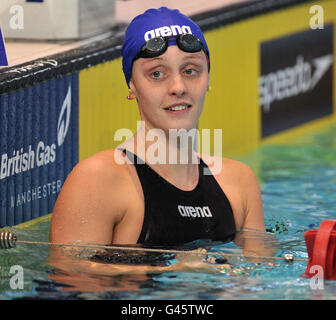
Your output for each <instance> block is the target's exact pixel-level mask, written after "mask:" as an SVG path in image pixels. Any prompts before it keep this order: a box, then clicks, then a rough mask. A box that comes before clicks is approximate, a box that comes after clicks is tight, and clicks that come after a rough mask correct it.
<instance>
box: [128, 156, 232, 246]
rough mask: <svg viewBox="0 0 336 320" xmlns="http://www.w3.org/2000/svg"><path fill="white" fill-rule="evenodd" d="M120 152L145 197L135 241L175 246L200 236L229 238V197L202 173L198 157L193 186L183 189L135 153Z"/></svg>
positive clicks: (230, 217) (230, 231) (230, 236)
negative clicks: (170, 181)
mask: <svg viewBox="0 0 336 320" xmlns="http://www.w3.org/2000/svg"><path fill="white" fill-rule="evenodd" d="M122 151H123V152H124V153H125V154H126V155H127V157H128V158H129V159H130V161H132V163H133V164H134V165H135V168H136V171H137V174H138V177H139V179H140V182H141V185H142V189H143V193H144V197H145V215H144V222H143V226H142V230H141V233H140V237H139V239H138V242H137V243H139V244H143V245H149V246H176V245H181V244H184V243H188V242H191V241H194V240H201V239H208V240H213V241H224V242H228V241H231V240H233V238H234V236H235V232H236V227H235V222H234V218H233V213H232V208H231V206H230V203H229V200H228V199H227V197H226V195H225V193H224V192H223V190H222V189H221V187H220V186H219V185H218V183H217V181H216V179H215V178H214V176H213V175H204V174H203V169H204V168H208V167H207V165H206V164H205V163H204V162H203V160H202V159H200V163H199V166H198V167H199V180H198V184H197V186H196V187H195V188H194V189H193V190H192V191H184V190H181V189H178V188H176V187H175V186H174V185H172V184H171V183H169V182H168V181H166V180H165V179H164V178H163V177H161V176H160V175H159V174H158V173H156V172H155V171H154V170H153V169H152V168H151V167H150V166H148V165H147V164H146V163H144V161H143V160H142V159H140V158H138V157H137V156H136V155H134V154H132V153H131V152H129V151H127V150H122ZM133 159H134V161H133Z"/></svg>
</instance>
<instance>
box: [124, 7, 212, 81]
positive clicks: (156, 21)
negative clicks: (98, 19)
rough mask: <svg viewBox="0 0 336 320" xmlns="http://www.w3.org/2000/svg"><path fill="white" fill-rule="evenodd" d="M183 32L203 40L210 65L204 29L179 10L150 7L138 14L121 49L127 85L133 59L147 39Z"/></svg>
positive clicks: (173, 43) (128, 29)
mask: <svg viewBox="0 0 336 320" xmlns="http://www.w3.org/2000/svg"><path fill="white" fill-rule="evenodd" d="M183 33H191V34H193V35H194V36H196V37H197V38H198V39H199V40H201V42H202V43H203V45H204V47H205V49H206V51H207V54H208V62H209V65H210V55H209V49H208V46H207V44H206V41H205V39H204V35H203V33H202V30H201V29H200V27H199V26H198V25H197V24H196V23H195V22H193V21H192V20H191V19H190V18H189V17H187V16H186V15H184V14H182V13H181V12H180V11H179V10H177V9H174V10H172V9H168V8H167V7H161V8H160V9H149V10H147V11H146V12H144V13H143V14H140V15H138V16H136V17H135V18H134V19H133V20H132V21H131V23H130V25H129V26H128V28H127V30H126V32H125V38H124V43H123V47H122V51H121V52H122V65H123V71H124V74H125V78H126V82H127V85H129V82H130V80H131V76H132V64H133V59H134V58H135V56H136V55H137V54H138V52H139V51H140V49H141V48H142V46H143V45H144V44H145V43H146V41H148V40H149V39H151V38H156V37H160V36H163V37H166V36H175V35H178V34H183ZM168 45H176V41H175V42H171V41H169V43H168Z"/></svg>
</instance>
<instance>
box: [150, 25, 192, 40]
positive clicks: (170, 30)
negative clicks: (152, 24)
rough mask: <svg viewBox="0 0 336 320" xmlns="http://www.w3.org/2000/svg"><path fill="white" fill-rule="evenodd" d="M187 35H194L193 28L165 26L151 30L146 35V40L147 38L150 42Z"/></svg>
mask: <svg viewBox="0 0 336 320" xmlns="http://www.w3.org/2000/svg"><path fill="white" fill-rule="evenodd" d="M185 33H190V34H192V32H191V28H190V27H189V26H186V25H183V26H179V25H171V26H163V27H160V28H156V29H153V30H149V31H147V32H146V33H145V36H144V38H145V41H148V40H149V39H152V38H157V37H170V36H176V35H178V34H185Z"/></svg>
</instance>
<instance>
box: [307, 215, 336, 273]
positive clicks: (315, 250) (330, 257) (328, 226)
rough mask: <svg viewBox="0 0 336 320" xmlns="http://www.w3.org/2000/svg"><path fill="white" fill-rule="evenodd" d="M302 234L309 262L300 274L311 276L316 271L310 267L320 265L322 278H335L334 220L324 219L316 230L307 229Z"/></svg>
mask: <svg viewBox="0 0 336 320" xmlns="http://www.w3.org/2000/svg"><path fill="white" fill-rule="evenodd" d="M304 236H305V240H306V247H307V252H308V258H309V262H308V265H307V269H306V272H305V273H304V274H303V275H302V276H303V277H308V278H311V277H313V276H314V275H315V274H316V272H310V268H311V267H312V266H321V267H322V268H323V278H324V279H326V280H336V220H324V221H323V222H322V223H321V225H320V228H319V229H318V230H309V231H307V232H305V234H304ZM315 271H316V270H315Z"/></svg>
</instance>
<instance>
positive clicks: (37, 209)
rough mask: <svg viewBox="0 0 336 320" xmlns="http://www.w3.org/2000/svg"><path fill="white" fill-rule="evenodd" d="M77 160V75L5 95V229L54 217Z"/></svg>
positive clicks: (0, 118)
mask: <svg viewBox="0 0 336 320" xmlns="http://www.w3.org/2000/svg"><path fill="white" fill-rule="evenodd" d="M77 162H78V74H77V73H75V74H72V75H68V76H65V77H63V78H57V79H53V80H50V81H47V82H42V83H38V84H35V85H33V86H30V87H27V88H25V89H22V90H18V91H15V92H11V93H8V94H4V95H1V96H0V226H1V227H3V226H12V225H16V224H19V223H22V222H25V221H28V220H31V219H34V218H37V217H40V216H43V215H45V214H48V213H51V212H52V210H53V207H54V204H55V201H56V198H57V196H58V194H59V192H60V190H61V187H62V185H63V183H64V180H65V178H66V177H67V175H68V174H69V172H70V171H71V170H72V168H73V167H74V165H75V164H76V163H77Z"/></svg>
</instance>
